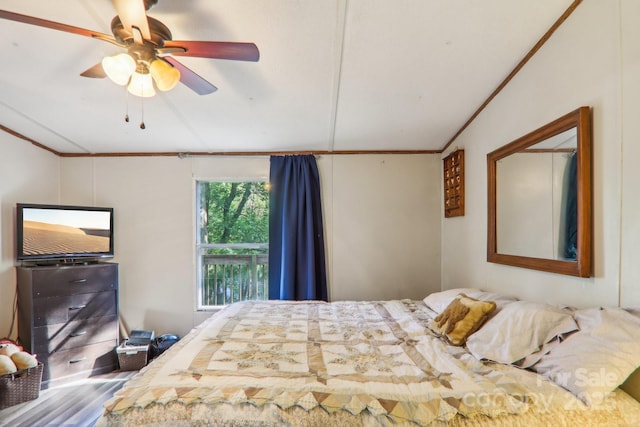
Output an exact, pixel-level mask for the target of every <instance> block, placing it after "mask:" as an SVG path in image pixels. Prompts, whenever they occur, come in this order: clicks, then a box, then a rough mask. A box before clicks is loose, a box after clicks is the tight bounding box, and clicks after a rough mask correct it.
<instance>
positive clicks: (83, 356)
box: [40, 340, 118, 381]
mask: <svg viewBox="0 0 640 427" xmlns="http://www.w3.org/2000/svg"><path fill="white" fill-rule="evenodd" d="M117 345H118V344H117V342H116V341H115V340H112V341H108V342H104V343H99V344H92V345H88V346H84V347H78V348H73V349H69V350H63V351H58V352H56V353H53V354H50V355H49V357H44V358H42V359H40V361H41V362H42V363H43V364H44V371H43V374H42V380H43V381H46V380H48V379H49V378H55V379H60V380H64V379H65V377H72V376H77V377H78V378H82V377H89V376H90V375H91V373H97V372H108V371H112V370H114V369H115V368H116V366H117V360H118V359H117V354H116V347H117Z"/></svg>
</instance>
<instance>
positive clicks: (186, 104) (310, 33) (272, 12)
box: [0, 0, 572, 154]
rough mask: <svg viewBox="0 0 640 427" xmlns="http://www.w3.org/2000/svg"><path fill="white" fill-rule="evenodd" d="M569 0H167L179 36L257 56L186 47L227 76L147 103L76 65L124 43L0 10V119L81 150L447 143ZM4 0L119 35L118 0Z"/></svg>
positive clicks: (191, 61)
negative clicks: (233, 45)
mask: <svg viewBox="0 0 640 427" xmlns="http://www.w3.org/2000/svg"><path fill="white" fill-rule="evenodd" d="M571 3H572V1H571V0H535V1H531V0H482V1H479V0H322V1H318V0H264V1H256V0H253V1H251V0H181V1H176V0H159V1H158V4H157V5H156V6H154V7H153V8H151V9H150V10H149V11H148V14H149V15H150V16H152V17H154V18H156V19H159V20H160V21H162V22H163V23H164V24H165V25H167V26H168V27H169V28H170V30H171V32H172V34H173V38H174V40H212V41H236V42H254V43H255V44H256V45H257V46H258V48H259V50H260V61H259V62H243V61H225V60H213V59H204V58H186V57H181V58H180V61H181V62H182V63H184V64H185V65H187V66H189V67H190V68H191V69H193V70H194V71H196V72H197V73H198V74H199V75H201V76H202V77H204V78H206V79H207V80H208V81H210V82H211V83H212V84H214V85H215V86H216V87H218V91H217V92H214V93H212V94H210V95H205V96H199V95H197V94H195V93H194V92H193V91H191V90H190V89H189V88H187V87H186V86H184V85H181V84H180V85H178V86H177V87H176V88H175V89H173V90H172V91H170V92H164V93H159V94H158V95H156V96H155V97H154V98H151V99H146V100H144V105H142V104H141V102H140V98H136V97H133V96H129V97H128V100H127V96H126V92H125V90H124V89H123V88H122V87H120V86H117V85H115V84H114V83H112V82H111V81H110V80H108V79H89V78H84V77H80V76H79V74H80V73H81V72H83V71H84V70H86V69H87V68H89V67H91V66H92V65H94V64H96V63H98V62H99V61H100V60H101V59H102V57H103V56H107V55H113V54H115V53H119V52H120V51H123V50H122V49H119V48H118V47H117V46H114V45H112V44H109V43H106V42H103V41H99V40H94V39H91V38H88V37H83V36H79V35H75V34H70V33H66V32H60V31H56V30H52V29H47V28H40V27H36V26H33V25H27V24H22V23H16V22H11V21H7V20H2V19H0V52H1V57H2V60H1V66H0V125H2V126H4V127H6V128H8V129H10V130H12V131H14V132H16V133H18V134H21V135H24V136H25V137H27V138H29V139H32V140H34V141H36V142H38V143H40V144H43V145H45V146H47V147H49V148H51V149H52V150H55V151H57V152H61V153H78V154H91V153H132V152H135V153H149V152H185V153H186V152H227V151H231V152H238V151H252V152H253V151H307V150H313V151H338V150H439V149H441V148H442V147H443V146H444V145H445V144H446V143H447V142H448V141H449V140H450V139H451V138H452V137H453V135H454V134H455V133H456V132H457V131H458V130H459V129H460V128H461V126H462V125H463V124H464V123H465V122H466V121H467V119H468V118H469V117H470V116H471V115H472V114H473V113H474V112H475V111H476V110H477V108H478V107H479V106H480V105H481V104H482V103H483V102H484V100H485V99H486V98H487V97H488V96H489V95H490V94H491V93H492V92H493V91H494V89H495V88H496V87H497V86H498V85H499V84H500V83H501V82H502V81H503V80H504V78H505V77H506V76H507V75H508V74H509V73H510V72H511V71H512V70H513V69H514V67H515V66H516V65H517V64H518V63H519V62H520V60H521V59H522V58H523V57H524V56H525V55H526V54H527V53H528V52H529V50H530V49H531V48H532V47H533V46H534V45H535V43H536V42H537V41H538V40H539V39H540V38H541V37H542V36H543V34H544V33H545V32H546V31H547V30H548V29H549V28H550V27H551V26H552V25H553V23H554V22H555V21H556V20H557V19H558V18H559V17H560V16H561V15H562V13H563V12H564V11H565V10H566V9H567V8H568V7H569V5H570V4H571ZM0 9H5V10H10V11H12V12H18V13H22V14H26V15H31V16H36V17H38V18H44V19H48V20H52V21H57V22H61V23H64V24H68V25H74V26H78V27H83V28H87V29H90V30H94V31H98V32H102V33H106V34H111V30H110V22H111V19H112V18H113V16H114V15H115V10H114V8H113V5H112V4H111V1H110V0H56V1H49V0H21V1H19V2H18V1H15V0H0ZM127 108H128V114H129V116H130V118H131V121H130V122H129V123H126V122H125V121H124V116H125V113H126V111H127ZM142 109H144V122H145V125H146V129H144V130H142V129H140V128H139V126H138V125H139V123H140V121H141V110H142Z"/></svg>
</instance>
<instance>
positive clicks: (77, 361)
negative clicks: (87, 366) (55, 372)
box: [69, 357, 87, 363]
mask: <svg viewBox="0 0 640 427" xmlns="http://www.w3.org/2000/svg"><path fill="white" fill-rule="evenodd" d="M83 360H87V358H86V357H78V358H76V359H71V360H69V363H79V362H82V361H83Z"/></svg>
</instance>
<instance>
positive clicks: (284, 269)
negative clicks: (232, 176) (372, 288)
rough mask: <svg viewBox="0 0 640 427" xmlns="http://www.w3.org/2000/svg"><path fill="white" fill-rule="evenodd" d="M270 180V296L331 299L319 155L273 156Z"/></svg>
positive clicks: (278, 297)
mask: <svg viewBox="0 0 640 427" xmlns="http://www.w3.org/2000/svg"><path fill="white" fill-rule="evenodd" d="M270 181H271V190H270V196H269V299H283V300H323V301H327V298H328V294H327V273H326V267H325V256H324V232H323V227H322V206H321V204H320V175H319V174H318V167H317V165H316V159H315V157H314V156H312V155H304V156H272V157H271V171H270Z"/></svg>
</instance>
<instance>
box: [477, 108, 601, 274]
mask: <svg viewBox="0 0 640 427" xmlns="http://www.w3.org/2000/svg"><path fill="white" fill-rule="evenodd" d="M487 173H488V176H487V178H488V228H487V229H488V235H487V261H489V262H495V263H499V264H506V265H512V266H516V267H524V268H532V269H535V270H542V271H548V272H553V273H559V274H568V275H572V276H579V277H590V276H591V274H592V223H593V219H592V194H591V191H592V189H591V188H592V178H591V111H590V108H589V107H580V108H578V109H577V110H575V111H573V112H571V113H569V114H567V115H565V116H563V117H560V118H559V119H557V120H554V121H553V122H551V123H549V124H547V125H545V126H543V127H541V128H539V129H537V130H535V131H533V132H531V133H529V134H527V135H525V136H523V137H521V138H518V139H516V140H515V141H513V142H511V143H509V144H507V145H505V146H503V147H500V148H498V149H497V150H495V151H493V152H491V153H489V154H488V155H487Z"/></svg>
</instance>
